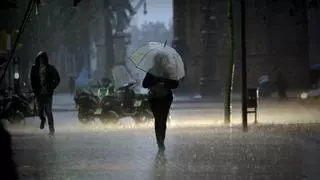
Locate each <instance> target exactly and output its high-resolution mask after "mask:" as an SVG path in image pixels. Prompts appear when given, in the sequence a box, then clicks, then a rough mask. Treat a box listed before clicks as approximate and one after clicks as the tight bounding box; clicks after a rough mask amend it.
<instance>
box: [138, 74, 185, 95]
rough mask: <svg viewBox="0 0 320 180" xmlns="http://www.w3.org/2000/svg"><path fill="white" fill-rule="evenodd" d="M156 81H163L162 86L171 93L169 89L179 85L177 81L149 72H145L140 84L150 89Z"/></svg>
mask: <svg viewBox="0 0 320 180" xmlns="http://www.w3.org/2000/svg"><path fill="white" fill-rule="evenodd" d="M158 83H163V84H164V88H166V89H167V90H168V91H169V92H170V93H171V94H172V92H171V89H176V88H178V86H179V81H175V80H171V79H166V78H160V77H156V76H154V75H152V74H150V73H147V74H146V76H145V78H144V79H143V82H142V86H143V87H144V88H148V89H150V88H151V87H152V86H155V85H156V84H158Z"/></svg>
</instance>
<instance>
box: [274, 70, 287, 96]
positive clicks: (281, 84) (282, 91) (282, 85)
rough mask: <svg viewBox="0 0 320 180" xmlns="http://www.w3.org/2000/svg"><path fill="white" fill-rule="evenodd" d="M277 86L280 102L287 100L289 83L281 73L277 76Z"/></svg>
mask: <svg viewBox="0 0 320 180" xmlns="http://www.w3.org/2000/svg"><path fill="white" fill-rule="evenodd" d="M276 86H277V91H278V96H279V100H287V99H288V96H287V82H286V79H285V77H284V75H283V73H282V72H281V71H279V72H278V74H277V79H276Z"/></svg>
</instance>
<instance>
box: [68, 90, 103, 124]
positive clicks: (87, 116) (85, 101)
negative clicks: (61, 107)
mask: <svg viewBox="0 0 320 180" xmlns="http://www.w3.org/2000/svg"><path fill="white" fill-rule="evenodd" d="M74 101H75V104H76V106H77V109H78V120H79V122H80V123H83V124H88V123H89V122H92V121H94V118H95V112H96V109H97V107H98V105H99V101H100V100H99V98H98V97H97V96H95V95H94V94H93V93H92V92H90V91H89V90H86V89H78V90H77V91H76V95H75V97H74Z"/></svg>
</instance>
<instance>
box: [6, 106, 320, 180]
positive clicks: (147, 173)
mask: <svg viewBox="0 0 320 180" xmlns="http://www.w3.org/2000/svg"><path fill="white" fill-rule="evenodd" d="M65 102H66V103H65V104H66V106H68V103H69V101H65ZM59 103H60V105H61V104H62V105H63V103H62V101H59ZM199 104H200V105H199V106H195V105H196V103H192V104H191V103H184V104H183V103H181V104H179V105H174V106H177V107H178V108H177V109H173V110H172V112H171V115H172V118H173V121H172V122H171V123H170V124H169V126H168V134H167V139H166V147H167V148H166V152H165V153H164V154H158V153H157V147H156V143H155V138H154V131H153V129H152V124H148V125H141V126H139V125H135V124H134V122H133V120H132V119H130V118H123V119H121V121H120V122H121V123H120V124H119V125H113V126H111V125H103V124H102V123H101V122H100V121H99V120H98V119H97V120H96V121H95V122H94V123H92V124H88V125H82V124H79V123H78V122H77V118H76V115H77V114H76V112H74V111H66V112H55V113H54V117H55V123H56V136H55V137H54V138H50V137H49V136H48V134H47V133H48V130H47V127H46V129H45V130H39V129H38V126H39V119H38V118H29V119H27V120H26V121H25V124H20V125H8V128H9V130H10V131H11V132H12V134H13V143H14V150H15V158H16V160H17V162H18V164H19V171H20V174H21V177H22V178H21V179H24V180H29V179H35V180H56V179H57V180H73V179H74V180H82V179H83V180H89V179H90V180H91V179H92V180H96V179H97V180H100V179H101V180H113V179H115V180H118V179H129V180H135V179H136V180H154V179H159V180H164V179H168V180H180V179H190V180H191V179H208V180H209V179H210V180H211V179H219V180H220V179H222V180H224V179H226V180H229V179H230V180H238V179H239V180H249V179H254V180H256V179H257V180H260V179H261V180H267V179H270V180H271V179H272V180H278V179H279V180H286V179H288V180H296V179H297V180H300V179H303V180H304V179H306V180H318V179H320V172H318V167H319V165H320V119H319V118H318V117H320V116H319V115H320V111H319V110H318V109H317V108H307V107H305V106H303V105H301V104H299V103H297V102H295V101H288V102H284V103H279V102H272V101H270V102H266V101H265V102H264V103H262V104H260V110H259V116H258V117H259V119H258V122H259V123H258V124H257V125H254V124H252V122H253V119H252V118H251V117H250V118H249V121H250V124H249V126H250V129H249V132H247V133H244V132H242V129H241V127H240V126H239V125H238V124H240V103H239V102H238V103H234V110H233V120H232V122H233V123H232V125H231V126H225V125H224V124H223V103H221V102H211V103H209V104H206V103H199Z"/></svg>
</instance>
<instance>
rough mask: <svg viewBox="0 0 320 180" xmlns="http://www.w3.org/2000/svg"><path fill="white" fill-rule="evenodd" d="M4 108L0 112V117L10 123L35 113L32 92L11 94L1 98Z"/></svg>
mask: <svg viewBox="0 0 320 180" xmlns="http://www.w3.org/2000/svg"><path fill="white" fill-rule="evenodd" d="M1 104H2V105H3V106H2V107H4V109H3V110H2V111H1V113H0V119H7V120H8V121H9V122H10V123H20V122H22V120H24V119H25V118H27V117H34V116H36V115H37V106H36V100H35V96H34V94H33V92H24V93H21V94H13V95H12V96H11V97H10V96H4V97H3V98H1Z"/></svg>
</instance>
